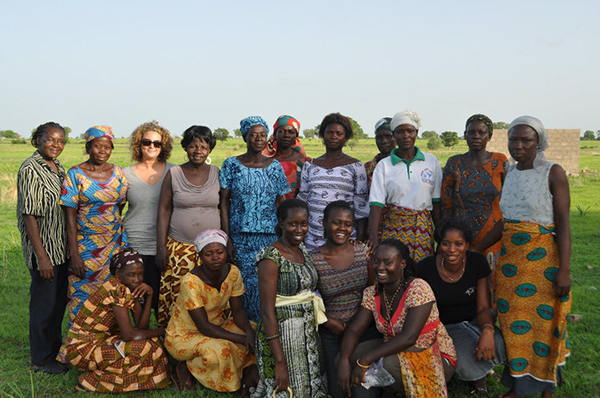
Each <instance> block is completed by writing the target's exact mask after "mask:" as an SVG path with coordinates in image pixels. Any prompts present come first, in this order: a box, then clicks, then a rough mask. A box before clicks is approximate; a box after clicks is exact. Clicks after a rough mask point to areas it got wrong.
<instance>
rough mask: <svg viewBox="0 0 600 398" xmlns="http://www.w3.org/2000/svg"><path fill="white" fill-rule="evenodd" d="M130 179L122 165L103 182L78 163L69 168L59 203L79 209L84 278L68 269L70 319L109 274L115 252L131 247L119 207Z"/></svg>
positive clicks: (79, 248)
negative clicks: (126, 176) (81, 167)
mask: <svg viewBox="0 0 600 398" xmlns="http://www.w3.org/2000/svg"><path fill="white" fill-rule="evenodd" d="M126 194H127V179H126V178H125V174H123V170H122V169H121V168H120V167H119V166H114V171H113V174H112V176H111V177H110V178H109V179H108V180H107V181H104V182H99V181H96V180H93V179H91V178H90V177H88V176H87V175H86V174H85V172H84V171H83V170H81V169H80V168H79V167H78V166H74V167H72V168H71V169H69V172H68V173H67V178H66V179H65V182H64V185H63V188H62V195H61V198H60V204H61V205H62V206H65V207H71V208H75V209H77V246H78V250H79V255H80V256H81V259H82V260H83V262H84V265H85V277H84V278H83V279H80V278H78V277H77V276H76V275H75V274H73V273H72V272H71V271H70V270H69V304H68V309H69V322H73V320H74V319H75V316H76V315H77V312H78V311H79V308H80V307H81V305H82V304H83V302H84V301H85V300H86V299H87V298H88V297H89V296H90V295H91V294H92V293H94V292H95V291H96V289H98V286H100V285H101V284H103V283H104V282H105V281H106V280H107V279H108V278H109V277H110V271H109V269H108V265H109V261H110V258H111V257H112V255H113V254H114V253H116V252H118V251H120V250H121V249H122V248H124V247H129V244H128V242H127V232H126V231H125V228H124V225H123V220H122V219H121V212H120V210H119V206H120V205H122V204H123V203H124V202H125V198H126Z"/></svg>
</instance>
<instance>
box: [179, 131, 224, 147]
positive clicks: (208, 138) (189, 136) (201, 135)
mask: <svg viewBox="0 0 600 398" xmlns="http://www.w3.org/2000/svg"><path fill="white" fill-rule="evenodd" d="M194 138H198V139H199V140H200V141H204V142H206V143H207V144H208V146H209V147H210V150H211V151H212V150H213V149H215V145H217V139H216V138H215V136H214V135H213V133H212V131H211V129H209V128H208V127H206V126H190V127H188V128H187V130H185V131H184V132H183V138H182V139H181V146H182V148H184V149H185V148H186V147H187V146H188V145H190V143H191V142H192V141H193V140H194Z"/></svg>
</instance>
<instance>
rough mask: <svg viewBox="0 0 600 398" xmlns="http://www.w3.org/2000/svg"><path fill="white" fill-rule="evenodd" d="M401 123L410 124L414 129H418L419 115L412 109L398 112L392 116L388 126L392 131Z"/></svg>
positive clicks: (419, 125)
mask: <svg viewBox="0 0 600 398" xmlns="http://www.w3.org/2000/svg"><path fill="white" fill-rule="evenodd" d="M402 124H410V125H411V126H413V127H414V128H415V129H417V130H419V128H421V116H419V115H418V114H417V112H413V111H404V112H398V113H396V114H395V115H394V117H393V118H392V121H391V122H390V128H391V129H392V131H394V130H396V127H398V126H400V125H402Z"/></svg>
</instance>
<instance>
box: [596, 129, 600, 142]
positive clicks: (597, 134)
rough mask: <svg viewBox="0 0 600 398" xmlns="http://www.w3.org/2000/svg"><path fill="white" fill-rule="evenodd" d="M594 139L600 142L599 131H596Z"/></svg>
mask: <svg viewBox="0 0 600 398" xmlns="http://www.w3.org/2000/svg"><path fill="white" fill-rule="evenodd" d="M596 137H597V138H596V139H597V140H598V141H600V130H598V131H596Z"/></svg>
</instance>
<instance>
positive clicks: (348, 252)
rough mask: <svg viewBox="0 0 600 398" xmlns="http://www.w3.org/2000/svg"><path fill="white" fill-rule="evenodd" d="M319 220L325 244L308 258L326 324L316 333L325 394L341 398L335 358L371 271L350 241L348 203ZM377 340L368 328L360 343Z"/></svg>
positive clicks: (331, 207) (361, 249)
mask: <svg viewBox="0 0 600 398" xmlns="http://www.w3.org/2000/svg"><path fill="white" fill-rule="evenodd" d="M323 217H324V219H323V227H324V230H325V237H326V239H327V241H326V242H325V244H324V245H323V246H321V247H319V248H317V249H315V250H313V251H311V253H310V254H311V256H312V260H313V264H314V266H315V269H316V270H317V273H318V274H319V282H318V284H317V289H318V290H319V293H321V296H322V297H323V302H324V303H325V314H326V315H327V322H325V323H324V324H323V326H324V327H322V328H320V329H319V335H320V336H321V343H322V344H323V353H324V355H325V365H326V366H327V392H328V393H329V395H330V396H331V397H333V398H341V397H344V395H345V394H344V391H343V390H342V389H341V388H339V387H338V385H337V366H336V365H335V357H336V356H337V355H338V354H339V353H340V345H341V343H342V338H343V337H344V331H345V330H346V323H347V322H349V321H350V319H351V318H352V316H353V315H354V314H355V313H356V311H358V309H359V308H360V302H361V299H362V291H363V290H365V288H366V287H367V286H369V285H372V284H373V269H372V267H370V266H369V259H368V257H369V248H368V247H367V245H365V244H364V243H360V242H351V240H350V235H351V234H352V229H353V228H352V225H353V223H354V213H353V212H352V207H351V206H350V203H348V202H346V201H343V200H337V201H335V202H331V203H330V204H328V205H327V207H325V211H324V212H323ZM377 338H378V339H380V340H381V334H379V333H378V332H377V330H376V329H375V328H374V327H372V328H371V330H370V331H369V332H367V333H365V335H364V336H362V339H361V340H363V341H364V340H368V339H377Z"/></svg>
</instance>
